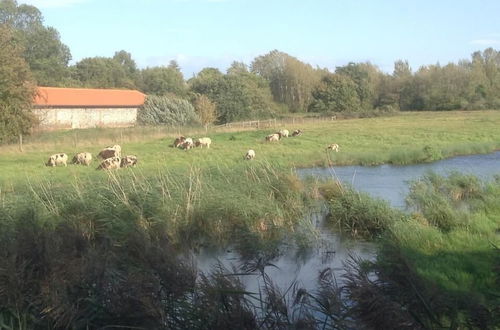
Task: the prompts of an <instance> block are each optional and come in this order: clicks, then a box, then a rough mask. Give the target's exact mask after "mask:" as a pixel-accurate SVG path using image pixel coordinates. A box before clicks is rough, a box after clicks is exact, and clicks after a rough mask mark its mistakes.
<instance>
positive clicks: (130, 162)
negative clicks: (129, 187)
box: [120, 155, 137, 167]
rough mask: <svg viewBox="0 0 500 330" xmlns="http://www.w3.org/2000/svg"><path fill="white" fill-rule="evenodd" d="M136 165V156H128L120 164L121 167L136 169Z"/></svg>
mask: <svg viewBox="0 0 500 330" xmlns="http://www.w3.org/2000/svg"><path fill="white" fill-rule="evenodd" d="M135 165H137V156H134V155H127V156H125V157H123V158H122V160H121V162H120V167H129V166H132V167H135Z"/></svg>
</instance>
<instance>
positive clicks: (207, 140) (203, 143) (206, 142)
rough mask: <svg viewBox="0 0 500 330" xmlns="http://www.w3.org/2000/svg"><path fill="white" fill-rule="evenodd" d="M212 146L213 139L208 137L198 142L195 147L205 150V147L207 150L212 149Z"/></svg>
mask: <svg viewBox="0 0 500 330" xmlns="http://www.w3.org/2000/svg"><path fill="white" fill-rule="evenodd" d="M211 144H212V139H210V138H208V137H204V138H201V139H198V140H196V142H195V146H197V147H200V148H202V149H203V146H206V147H207V149H210V145H211Z"/></svg>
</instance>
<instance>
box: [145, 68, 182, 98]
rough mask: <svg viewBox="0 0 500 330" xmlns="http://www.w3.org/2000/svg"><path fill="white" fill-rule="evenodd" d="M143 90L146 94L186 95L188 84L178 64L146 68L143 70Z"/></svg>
mask: <svg viewBox="0 0 500 330" xmlns="http://www.w3.org/2000/svg"><path fill="white" fill-rule="evenodd" d="M141 81H142V85H141V90H142V91H143V92H144V93H146V94H152V95H169V94H175V95H177V96H185V95H186V93H187V84H186V82H185V81H184V77H183V76H182V72H181V71H180V68H179V67H178V66H177V65H172V63H171V65H169V66H168V67H164V66H160V67H153V68H146V69H144V70H142V71H141Z"/></svg>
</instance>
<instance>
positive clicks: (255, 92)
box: [189, 68, 277, 123]
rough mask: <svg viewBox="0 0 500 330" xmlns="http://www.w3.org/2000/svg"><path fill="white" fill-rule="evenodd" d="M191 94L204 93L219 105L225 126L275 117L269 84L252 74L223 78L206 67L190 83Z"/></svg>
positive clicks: (220, 118) (215, 71)
mask: <svg viewBox="0 0 500 330" xmlns="http://www.w3.org/2000/svg"><path fill="white" fill-rule="evenodd" d="M189 85H190V88H191V91H193V92H195V93H198V94H204V95H206V96H207V97H208V98H210V100H212V101H213V102H215V104H216V105H217V114H218V121H219V122H221V123H226V122H231V121H237V120H244V119H253V118H266V117H271V116H274V115H275V113H276V112H277V106H276V104H275V103H274V102H273V98H272V95H271V92H270V90H269V85H268V82H267V81H266V80H265V79H263V78H262V77H260V76H257V75H255V74H253V73H250V72H239V73H236V72H233V73H230V74H227V75H223V74H222V73H221V72H220V71H219V70H217V69H214V68H205V69H203V70H202V71H200V73H199V74H198V75H197V76H196V77H195V78H192V79H190V80H189Z"/></svg>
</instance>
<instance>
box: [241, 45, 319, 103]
mask: <svg viewBox="0 0 500 330" xmlns="http://www.w3.org/2000/svg"><path fill="white" fill-rule="evenodd" d="M251 72H253V73H255V74H258V75H259V76H261V77H263V78H265V79H266V80H267V81H268V82H269V85H270V88H271V92H272V95H273V98H274V100H275V101H276V102H281V103H284V104H286V105H287V106H288V107H289V108H290V110H292V111H307V109H308V108H307V106H308V104H309V103H310V101H311V91H312V90H313V89H314V88H315V86H316V85H317V84H318V83H319V80H320V78H321V73H320V72H319V71H317V70H315V69H313V68H312V67H311V66H310V65H309V64H305V63H303V62H301V61H299V60H298V59H296V58H295V57H292V56H290V55H288V54H286V53H283V52H280V51H278V50H273V51H271V52H270V53H268V54H266V55H263V56H258V57H257V58H255V59H254V61H253V62H252V64H251Z"/></svg>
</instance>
